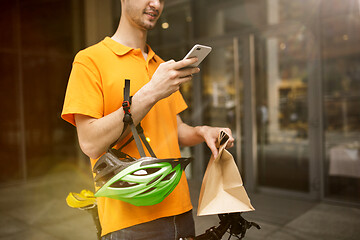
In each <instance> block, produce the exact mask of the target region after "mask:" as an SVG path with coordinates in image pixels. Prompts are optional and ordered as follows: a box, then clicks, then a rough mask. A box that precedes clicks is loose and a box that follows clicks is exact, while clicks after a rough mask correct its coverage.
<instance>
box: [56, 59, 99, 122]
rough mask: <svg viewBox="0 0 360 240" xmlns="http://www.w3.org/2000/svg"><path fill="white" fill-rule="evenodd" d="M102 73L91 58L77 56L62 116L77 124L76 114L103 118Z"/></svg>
mask: <svg viewBox="0 0 360 240" xmlns="http://www.w3.org/2000/svg"><path fill="white" fill-rule="evenodd" d="M100 76H101V75H100V73H99V71H98V70H97V68H96V65H95V64H94V62H93V61H91V59H89V58H87V57H86V56H82V55H81V52H80V53H78V55H77V56H76V57H75V60H74V63H73V67H72V70H71V74H70V77H69V82H68V86H67V89H66V94H65V100H64V106H63V110H62V113H61V117H62V118H63V119H64V120H65V121H67V122H69V123H71V124H73V125H75V120H74V114H82V115H87V116H90V117H94V118H101V117H102V116H103V115H104V114H103V112H104V105H103V103H104V100H103V99H104V98H103V90H102V83H101V77H100Z"/></svg>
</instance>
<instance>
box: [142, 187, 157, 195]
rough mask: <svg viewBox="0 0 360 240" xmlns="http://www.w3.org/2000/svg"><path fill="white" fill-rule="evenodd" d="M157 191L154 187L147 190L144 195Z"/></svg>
mask: <svg viewBox="0 0 360 240" xmlns="http://www.w3.org/2000/svg"><path fill="white" fill-rule="evenodd" d="M155 189H156V188H154V187H152V188H150V189H148V190H146V191H145V192H143V193H142V194H146V193H150V192H152V191H153V190H155Z"/></svg>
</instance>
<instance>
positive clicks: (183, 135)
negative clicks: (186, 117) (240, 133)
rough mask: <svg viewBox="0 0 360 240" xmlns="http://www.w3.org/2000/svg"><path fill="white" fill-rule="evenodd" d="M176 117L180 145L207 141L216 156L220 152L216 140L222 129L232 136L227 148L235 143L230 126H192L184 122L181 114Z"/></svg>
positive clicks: (192, 144)
mask: <svg viewBox="0 0 360 240" xmlns="http://www.w3.org/2000/svg"><path fill="white" fill-rule="evenodd" d="M176 118H177V127H178V135H179V137H178V138H179V144H180V146H195V145H197V144H200V143H202V142H205V143H206V144H207V146H208V147H209V148H210V150H211V152H212V154H213V155H214V157H216V156H217V154H218V150H217V148H216V141H217V139H218V137H219V133H220V131H224V132H226V133H227V134H228V135H229V136H230V139H229V142H228V145H227V146H226V148H230V147H232V146H233V145H234V138H233V137H232V134H231V130H230V129H229V128H220V127H209V126H196V127H192V126H189V125H187V124H186V123H184V122H183V121H182V120H181V117H180V116H179V115H177V116H176Z"/></svg>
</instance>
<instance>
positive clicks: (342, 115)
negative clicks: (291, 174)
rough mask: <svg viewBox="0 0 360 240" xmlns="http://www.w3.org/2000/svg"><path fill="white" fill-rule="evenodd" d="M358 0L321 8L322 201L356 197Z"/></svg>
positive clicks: (359, 156) (359, 190) (359, 187)
mask: <svg viewBox="0 0 360 240" xmlns="http://www.w3.org/2000/svg"><path fill="white" fill-rule="evenodd" d="M359 7H360V5H359V2H358V1H356V0H346V1H341V2H337V1H330V3H329V4H327V3H326V4H325V3H324V4H323V9H324V10H323V13H324V14H323V17H322V27H321V33H322V39H323V40H322V46H323V73H324V78H323V84H324V87H323V88H324V90H323V93H324V95H323V105H324V132H325V156H326V157H325V170H324V173H325V196H326V197H329V198H332V199H341V200H347V201H359V196H360V153H359V152H360V111H359V109H360V44H359V43H360V31H359V29H360V16H359Z"/></svg>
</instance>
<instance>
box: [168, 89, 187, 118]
mask: <svg viewBox="0 0 360 240" xmlns="http://www.w3.org/2000/svg"><path fill="white" fill-rule="evenodd" d="M170 98H171V104H172V107H174V109H175V112H176V114H179V113H181V112H182V111H184V110H185V109H187V107H188V106H187V104H186V102H185V100H184V98H183V96H182V94H181V93H180V91H176V92H175V93H173V94H172V95H171V96H170Z"/></svg>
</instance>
